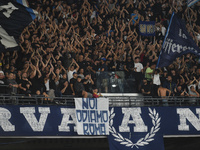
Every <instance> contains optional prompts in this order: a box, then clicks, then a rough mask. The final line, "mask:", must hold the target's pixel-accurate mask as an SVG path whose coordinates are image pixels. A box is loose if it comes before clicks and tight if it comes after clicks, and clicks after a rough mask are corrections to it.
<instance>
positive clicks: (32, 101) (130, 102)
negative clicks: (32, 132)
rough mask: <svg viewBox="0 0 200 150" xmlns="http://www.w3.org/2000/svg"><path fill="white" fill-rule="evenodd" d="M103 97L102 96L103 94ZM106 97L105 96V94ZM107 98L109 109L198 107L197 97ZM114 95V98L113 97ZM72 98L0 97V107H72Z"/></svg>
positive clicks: (131, 96) (199, 99)
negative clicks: (116, 107) (11, 105)
mask: <svg viewBox="0 0 200 150" xmlns="http://www.w3.org/2000/svg"><path fill="white" fill-rule="evenodd" d="M103 95H104V94H103ZM105 95H106V94H105ZM107 95H108V96H104V97H107V98H109V106H110V107H115V106H119V107H124V106H127V107H134V106H191V105H192V106H199V104H200V98H199V97H162V98H161V97H150V96H148V97H147V96H142V95H139V94H135V95H134V94H130V96H129V94H125V95H123V94H120V95H119V94H113V93H112V96H109V94H107ZM115 95H116V96H115ZM74 98H75V97H74V96H69V95H64V96H62V97H53V98H52V97H42V96H31V97H29V96H24V95H21V94H17V95H8V94H4V95H0V104H1V105H9V104H13V105H20V104H21V105H25V104H26V105H66V106H74Z"/></svg>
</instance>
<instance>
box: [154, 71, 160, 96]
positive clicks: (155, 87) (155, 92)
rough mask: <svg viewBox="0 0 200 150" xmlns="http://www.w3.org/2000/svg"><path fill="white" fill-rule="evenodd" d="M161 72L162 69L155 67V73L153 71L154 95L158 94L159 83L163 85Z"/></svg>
mask: <svg viewBox="0 0 200 150" xmlns="http://www.w3.org/2000/svg"><path fill="white" fill-rule="evenodd" d="M159 72H160V71H159V70H158V69H155V70H154V73H153V79H152V80H153V81H152V96H157V91H158V87H159V85H161V81H160V74H159Z"/></svg>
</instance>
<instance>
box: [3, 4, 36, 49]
mask: <svg viewBox="0 0 200 150" xmlns="http://www.w3.org/2000/svg"><path fill="white" fill-rule="evenodd" d="M36 16H37V12H36V11H34V10H33V9H31V8H29V7H28V6H27V3H26V1H25V0H1V1H0V52H5V51H13V50H16V49H17V48H18V42H19V37H20V35H21V32H22V31H23V30H24V28H25V27H26V26H28V25H29V24H30V23H31V22H32V21H33V20H34V19H35V18H36Z"/></svg>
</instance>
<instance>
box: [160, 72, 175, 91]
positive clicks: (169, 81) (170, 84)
mask: <svg viewBox="0 0 200 150" xmlns="http://www.w3.org/2000/svg"><path fill="white" fill-rule="evenodd" d="M163 87H164V88H167V89H169V90H170V91H171V94H172V95H173V93H174V90H175V88H176V83H175V82H173V81H172V76H171V75H170V74H169V75H168V76H167V81H166V82H165V83H164V85H163Z"/></svg>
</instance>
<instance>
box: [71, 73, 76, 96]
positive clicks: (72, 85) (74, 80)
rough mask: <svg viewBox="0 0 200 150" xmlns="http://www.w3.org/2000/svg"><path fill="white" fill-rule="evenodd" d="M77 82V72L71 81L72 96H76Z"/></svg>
mask: <svg viewBox="0 0 200 150" xmlns="http://www.w3.org/2000/svg"><path fill="white" fill-rule="evenodd" d="M76 82H77V72H74V73H73V78H71V79H70V93H71V95H75V89H74V85H75V83H76Z"/></svg>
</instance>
